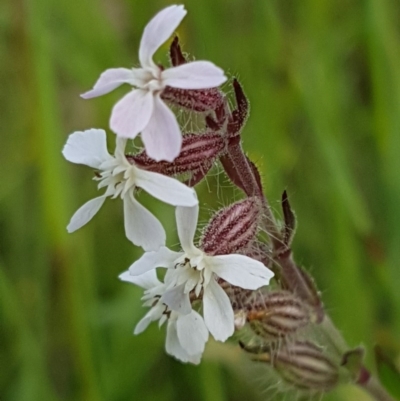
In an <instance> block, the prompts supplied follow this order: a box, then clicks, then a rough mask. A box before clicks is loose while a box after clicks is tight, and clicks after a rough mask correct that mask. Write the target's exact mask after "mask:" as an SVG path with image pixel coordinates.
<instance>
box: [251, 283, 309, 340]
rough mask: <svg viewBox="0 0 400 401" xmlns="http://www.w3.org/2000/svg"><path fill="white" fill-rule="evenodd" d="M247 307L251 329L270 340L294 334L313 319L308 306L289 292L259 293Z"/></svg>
mask: <svg viewBox="0 0 400 401" xmlns="http://www.w3.org/2000/svg"><path fill="white" fill-rule="evenodd" d="M246 306H247V320H248V322H249V323H250V327H251V328H252V330H253V331H254V332H255V333H256V334H258V335H259V336H261V337H264V338H266V339H268V340H274V339H279V338H282V337H285V336H287V335H289V334H293V333H295V332H296V331H297V330H299V329H300V328H302V327H304V326H306V325H307V324H309V323H310V321H311V318H312V316H311V313H310V308H309V307H308V305H307V304H306V303H305V302H303V301H302V300H301V299H300V298H298V297H296V296H295V295H294V294H292V293H290V292H288V291H274V292H270V293H267V294H260V293H259V294H257V295H256V297H255V298H254V299H253V300H252V301H251V302H249V303H248V305H246Z"/></svg>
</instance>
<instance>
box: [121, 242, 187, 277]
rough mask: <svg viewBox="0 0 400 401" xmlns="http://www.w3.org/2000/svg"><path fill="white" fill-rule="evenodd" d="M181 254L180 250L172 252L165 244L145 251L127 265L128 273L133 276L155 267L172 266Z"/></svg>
mask: <svg viewBox="0 0 400 401" xmlns="http://www.w3.org/2000/svg"><path fill="white" fill-rule="evenodd" d="M181 255H182V253H180V252H174V251H171V250H170V249H168V248H167V247H165V246H162V247H161V248H160V249H158V250H157V251H153V252H146V253H145V254H144V255H143V256H142V257H141V258H140V259H139V260H137V261H136V262H134V263H133V264H132V265H131V266H130V267H129V273H130V274H131V275H133V276H137V275H141V274H143V273H145V272H148V271H149V270H153V269H155V268H156V267H166V268H172V267H174V262H175V261H176V260H177V259H178V258H179V257H180V256H181Z"/></svg>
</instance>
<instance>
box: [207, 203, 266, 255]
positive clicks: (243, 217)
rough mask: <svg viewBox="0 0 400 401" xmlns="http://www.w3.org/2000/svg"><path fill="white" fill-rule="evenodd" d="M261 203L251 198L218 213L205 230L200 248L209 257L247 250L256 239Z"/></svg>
mask: <svg viewBox="0 0 400 401" xmlns="http://www.w3.org/2000/svg"><path fill="white" fill-rule="evenodd" d="M260 217H261V202H260V200H259V199H258V198H256V197H250V198H247V199H244V200H242V201H239V202H236V203H234V204H233V205H230V206H228V207H226V208H224V209H221V210H220V211H218V212H217V213H216V214H215V215H214V216H213V218H212V219H211V220H210V222H209V224H208V225H207V227H206V228H205V230H204V233H203V235H202V238H201V241H200V247H201V249H203V251H204V252H206V253H207V254H209V255H228V254H232V253H238V252H240V251H241V250H243V249H244V248H246V247H247V246H248V245H249V244H250V243H251V242H252V241H253V240H254V238H255V236H256V234H257V227H258V223H259V219H260Z"/></svg>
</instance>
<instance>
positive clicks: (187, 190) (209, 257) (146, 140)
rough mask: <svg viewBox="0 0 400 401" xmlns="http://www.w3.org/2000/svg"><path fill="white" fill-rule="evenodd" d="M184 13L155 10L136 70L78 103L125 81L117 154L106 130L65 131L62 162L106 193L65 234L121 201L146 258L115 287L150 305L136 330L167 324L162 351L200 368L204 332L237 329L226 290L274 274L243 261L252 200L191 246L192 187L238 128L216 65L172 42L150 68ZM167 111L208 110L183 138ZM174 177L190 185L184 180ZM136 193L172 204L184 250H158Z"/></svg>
mask: <svg viewBox="0 0 400 401" xmlns="http://www.w3.org/2000/svg"><path fill="white" fill-rule="evenodd" d="M185 14H186V10H185V9H184V7H183V6H176V5H173V6H170V7H167V8H165V9H164V10H162V11H161V12H159V13H158V14H157V15H156V16H155V17H154V18H153V19H152V20H151V21H150V22H149V24H148V25H147V26H146V28H145V30H144V33H143V36H142V39H141V43H140V48H139V62H140V68H132V69H126V68H112V69H108V70H106V71H105V72H103V73H102V74H101V75H100V78H99V79H98V81H97V82H96V83H95V85H94V87H93V89H92V90H90V91H88V92H86V93H84V94H83V95H82V97H83V98H84V99H89V98H93V97H96V96H101V95H104V94H107V93H108V92H110V91H112V90H114V89H115V88H117V87H118V86H120V85H122V84H124V83H127V84H129V85H131V86H132V87H133V90H131V91H130V92H129V93H128V94H127V95H125V96H124V97H123V98H122V99H121V100H120V101H118V102H117V104H115V106H114V108H113V110H112V112H111V118H110V128H111V130H112V131H113V132H114V133H115V134H116V146H115V151H114V153H113V154H110V153H109V152H108V150H107V141H106V132H105V131H104V130H102V129H89V130H86V131H79V132H74V133H73V134H71V135H70V137H69V138H68V140H67V143H66V145H65V147H64V149H63V155H64V157H65V158H66V159H67V160H68V161H70V162H73V163H77V164H85V165H87V166H89V167H92V168H93V169H95V170H96V172H95V177H94V180H95V181H97V182H98V188H99V189H101V188H104V193H103V194H102V195H101V196H99V197H97V198H94V199H92V200H90V201H89V202H87V203H85V204H84V205H83V206H82V207H81V208H79V209H78V210H77V211H76V213H75V214H74V215H73V216H72V218H71V221H70V223H69V225H68V227H67V230H68V231H69V232H73V231H75V230H78V229H79V228H81V227H82V226H83V225H85V224H86V223H88V222H89V220H91V219H92V218H93V216H94V215H95V214H96V213H97V212H98V211H99V209H100V208H101V206H102V205H103V203H104V201H105V199H106V198H111V199H115V198H121V199H122V202H123V209H124V223H125V234H126V237H127V238H128V239H129V240H130V241H131V242H132V243H133V244H134V245H137V246H140V247H142V248H143V250H144V251H145V252H144V254H143V256H142V257H141V258H140V259H139V260H137V261H135V262H134V263H133V264H132V266H131V267H130V268H129V270H128V271H126V272H124V273H122V274H121V275H120V279H121V280H123V281H126V282H129V283H132V284H135V285H138V286H140V287H142V288H143V289H144V295H143V301H144V306H146V307H149V308H150V309H149V311H148V313H147V314H146V315H145V316H144V317H143V319H142V320H141V321H140V322H139V323H138V324H137V326H136V328H135V331H134V333H135V334H139V333H141V332H142V331H144V330H145V329H146V328H147V326H148V325H149V324H150V322H152V321H158V322H159V325H160V326H161V325H163V324H164V323H165V322H166V326H167V336H166V351H167V353H169V354H171V355H173V356H174V357H176V358H177V359H179V360H181V361H183V362H191V363H199V362H200V360H201V356H202V353H203V351H204V348H205V344H206V342H207V340H208V338H209V334H211V335H212V336H213V337H214V338H215V339H216V340H218V341H226V340H227V339H228V338H229V337H230V336H231V335H232V334H233V332H234V330H235V316H234V310H233V307H232V304H231V300H230V298H229V296H228V294H227V292H226V288H227V286H235V287H237V288H241V289H243V290H250V291H252V290H256V289H259V288H261V287H263V286H266V285H268V284H269V281H270V279H271V278H272V277H273V275H274V274H273V273H272V271H271V270H269V269H268V268H267V267H266V266H265V264H264V263H263V262H262V261H260V260H257V259H256V258H253V257H252V255H251V254H249V251H250V250H251V249H253V247H254V244H253V243H254V241H255V240H256V236H257V234H258V223H259V219H260V216H261V215H262V207H263V205H262V200H261V199H260V198H259V197H256V196H252V197H248V198H247V199H245V200H243V201H240V202H237V203H236V204H234V205H231V206H230V207H227V208H225V209H223V210H221V211H220V212H218V213H217V214H216V215H215V216H214V217H213V218H212V219H211V221H210V222H209V224H208V226H207V228H206V229H205V230H204V232H203V236H202V238H201V240H200V242H199V244H198V246H195V245H194V239H195V233H196V229H197V219H198V212H199V204H198V203H199V202H198V198H197V195H196V192H195V190H194V188H193V186H194V185H195V184H196V183H198V182H199V181H201V179H202V178H204V176H205V175H206V174H207V172H208V171H209V170H210V168H211V167H212V166H213V164H214V163H215V162H216V160H217V159H222V158H223V157H225V156H226V153H227V149H228V148H229V146H230V141H232V139H234V138H237V137H238V133H239V130H240V122H238V121H237V118H236V117H235V115H234V114H232V115H230V114H229V109H228V106H227V102H226V100H225V97H224V96H223V94H222V92H221V91H220V90H219V89H218V87H219V86H220V85H221V84H222V83H224V82H225V81H226V77H225V75H224V73H223V71H222V70H221V69H220V68H218V67H217V66H215V65H214V64H213V63H211V62H209V61H192V62H187V61H186V59H185V58H184V57H183V54H182V53H181V51H180V47H179V42H178V40H177V39H175V40H174V41H173V42H172V45H171V61H172V67H170V68H164V67H163V66H160V65H158V64H156V63H155V62H154V61H153V57H154V54H155V52H156V50H157V49H158V48H159V47H160V46H161V45H162V44H163V43H164V42H165V41H166V40H167V39H168V38H169V37H170V36H171V35H172V33H173V32H174V30H175V29H176V28H177V26H178V25H179V23H180V22H181V20H182V19H183V18H184V16H185ZM238 104H239V103H238ZM168 105H175V106H180V107H183V108H186V109H189V110H192V111H198V112H201V113H203V114H204V113H205V129H204V130H202V131H201V132H192V133H185V134H184V135H182V134H181V130H180V128H179V125H178V122H177V119H176V117H175V115H174V113H173V112H172V110H171V109H170V108H169V107H168ZM236 114H238V113H236ZM239 114H240V113H239ZM240 117H242V116H240ZM227 119H229V120H230V125H229V127H233V128H230V129H229V135H225V134H224V133H223V132H222V131H221V129H220V127H222V126H223V125H225V126H227V123H226V121H227ZM139 134H140V137H141V140H142V143H143V145H144V150H142V151H139V152H137V153H134V154H132V153H127V144H128V141H131V140H133V139H134V138H135V137H136V136H138V135H139ZM177 176H181V177H182V176H185V177H189V178H188V179H187V180H186V181H185V182H181V181H179V180H178V179H177ZM140 190H144V191H146V192H147V193H149V194H150V195H152V196H154V197H155V198H157V199H159V200H161V201H163V202H165V203H168V204H170V205H173V206H175V207H176V223H177V229H178V235H179V239H180V242H181V247H182V250H181V251H173V250H170V249H168V248H167V247H166V246H165V242H166V233H165V231H164V228H163V226H162V225H161V223H160V221H159V220H158V219H157V218H156V217H155V216H154V215H153V214H152V213H151V212H150V211H149V210H147V209H146V208H145V207H144V206H143V205H141V204H140V203H139V202H138V201H137V199H136V194H137V192H138V191H140ZM157 268H164V269H166V273H165V275H164V278H163V281H161V280H160V279H159V278H158V277H157V273H156V269H157Z"/></svg>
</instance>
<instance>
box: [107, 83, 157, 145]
mask: <svg viewBox="0 0 400 401" xmlns="http://www.w3.org/2000/svg"><path fill="white" fill-rule="evenodd" d="M153 107H154V97H153V94H152V93H151V92H149V91H145V90H141V89H135V90H133V91H131V92H130V93H128V94H127V95H125V96H124V97H123V98H122V99H121V100H120V101H119V102H117V103H116V104H115V106H114V107H113V109H112V112H111V118H110V128H111V129H112V130H113V131H114V132H115V133H116V134H117V135H118V136H122V137H124V138H135V137H136V135H137V134H138V133H139V132H140V131H142V130H143V129H144V128H145V127H146V125H147V124H148V123H149V120H150V117H152V113H153Z"/></svg>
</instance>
